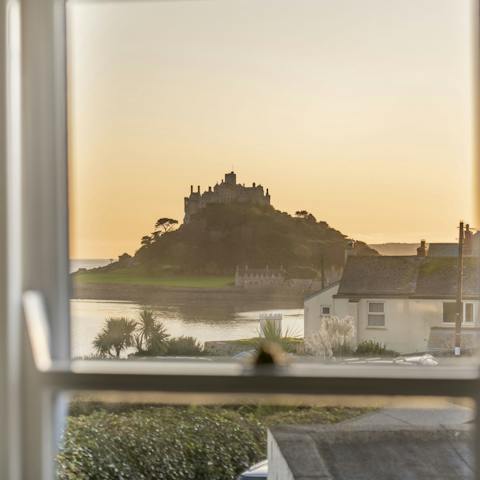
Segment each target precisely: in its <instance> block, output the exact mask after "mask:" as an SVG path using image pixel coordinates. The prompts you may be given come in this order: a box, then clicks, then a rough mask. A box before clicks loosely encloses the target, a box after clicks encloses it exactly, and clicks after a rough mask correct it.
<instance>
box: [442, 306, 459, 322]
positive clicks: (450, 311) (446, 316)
mask: <svg viewBox="0 0 480 480" xmlns="http://www.w3.org/2000/svg"><path fill="white" fill-rule="evenodd" d="M456 315H457V305H456V304H455V303H454V302H444V303H443V321H444V322H446V323H455V318H456Z"/></svg>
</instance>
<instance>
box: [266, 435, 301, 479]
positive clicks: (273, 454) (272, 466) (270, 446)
mask: <svg viewBox="0 0 480 480" xmlns="http://www.w3.org/2000/svg"><path fill="white" fill-rule="evenodd" d="M267 452H268V453H267V458H268V480H295V478H294V476H293V474H292V472H291V470H290V468H289V466H288V463H287V461H286V460H285V457H284V456H283V455H282V452H281V450H280V448H279V446H278V444H277V442H276V441H275V438H274V437H273V435H272V434H271V432H270V430H269V431H268V438H267Z"/></svg>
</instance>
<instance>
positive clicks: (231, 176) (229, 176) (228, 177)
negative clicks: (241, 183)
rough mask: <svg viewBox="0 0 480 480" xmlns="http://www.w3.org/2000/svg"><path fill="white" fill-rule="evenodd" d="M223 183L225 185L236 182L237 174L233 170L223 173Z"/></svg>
mask: <svg viewBox="0 0 480 480" xmlns="http://www.w3.org/2000/svg"><path fill="white" fill-rule="evenodd" d="M225 183H226V184H227V185H236V184H237V174H236V173H235V172H233V171H232V172H230V173H226V174H225Z"/></svg>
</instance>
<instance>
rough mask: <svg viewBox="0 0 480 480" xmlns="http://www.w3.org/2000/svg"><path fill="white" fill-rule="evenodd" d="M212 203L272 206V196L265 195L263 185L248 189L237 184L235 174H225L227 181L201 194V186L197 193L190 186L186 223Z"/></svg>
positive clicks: (186, 200)
mask: <svg viewBox="0 0 480 480" xmlns="http://www.w3.org/2000/svg"><path fill="white" fill-rule="evenodd" d="M210 203H222V204H227V203H244V204H249V205H270V194H269V193H268V188H267V191H266V192H265V193H264V191H263V187H262V186H261V185H256V184H255V183H253V184H252V186H251V187H246V186H245V185H244V184H243V185H240V184H239V183H237V175H236V173H235V172H230V173H226V174H225V179H224V180H222V182H221V183H217V184H216V185H215V186H214V187H213V188H212V187H208V190H207V191H205V192H203V193H200V185H199V186H198V188H197V191H196V192H194V191H193V185H191V186H190V196H189V197H185V217H184V219H183V221H184V223H188V222H189V221H190V219H191V217H192V215H194V214H195V213H197V212H198V211H199V210H201V209H202V208H204V207H205V206H207V205H208V204H210Z"/></svg>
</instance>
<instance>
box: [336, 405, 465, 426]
mask: <svg viewBox="0 0 480 480" xmlns="http://www.w3.org/2000/svg"><path fill="white" fill-rule="evenodd" d="M473 419H474V411H473V410H472V409H471V408H468V407H464V406H461V405H454V404H453V403H452V404H449V405H448V406H446V407H445V408H433V409H427V408H382V409H381V410H377V411H375V412H372V413H367V414H366V415H362V416H360V417H357V418H354V419H352V420H348V421H347V422H345V424H348V425H355V426H359V427H368V426H393V425H397V426H401V425H411V426H423V427H434V426H442V425H443V426H454V425H461V424H464V423H469V422H471V421H472V420H473Z"/></svg>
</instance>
